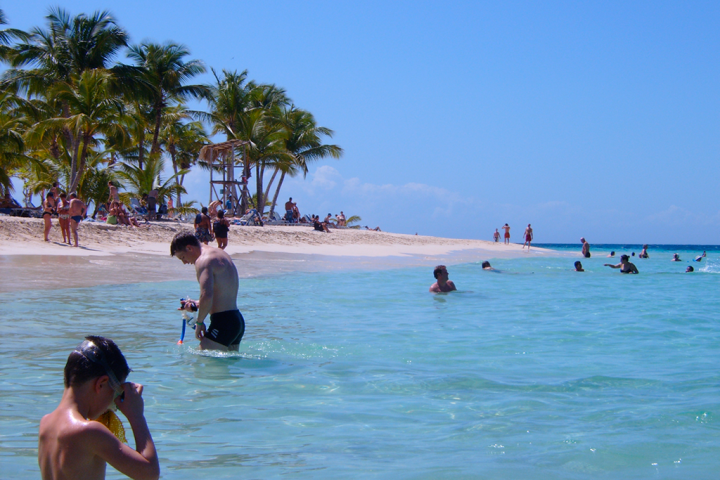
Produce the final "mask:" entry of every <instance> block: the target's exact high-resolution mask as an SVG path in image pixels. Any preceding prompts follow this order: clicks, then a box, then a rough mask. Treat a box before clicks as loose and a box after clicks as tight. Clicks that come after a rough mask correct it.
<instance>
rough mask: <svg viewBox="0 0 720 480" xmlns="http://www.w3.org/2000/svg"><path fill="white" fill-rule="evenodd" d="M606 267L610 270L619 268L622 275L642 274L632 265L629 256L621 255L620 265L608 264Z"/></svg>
mask: <svg viewBox="0 0 720 480" xmlns="http://www.w3.org/2000/svg"><path fill="white" fill-rule="evenodd" d="M604 266H606V267H610V268H619V269H620V273H640V272H639V271H638V269H637V267H636V266H635V265H634V264H632V263H630V257H628V256H627V255H620V263H618V264H617V265H613V264H611V263H606V264H605V265H604Z"/></svg>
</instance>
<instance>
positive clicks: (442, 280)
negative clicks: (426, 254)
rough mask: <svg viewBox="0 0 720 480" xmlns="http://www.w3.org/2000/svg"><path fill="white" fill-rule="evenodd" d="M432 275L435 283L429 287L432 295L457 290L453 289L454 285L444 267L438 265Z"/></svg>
mask: <svg viewBox="0 0 720 480" xmlns="http://www.w3.org/2000/svg"><path fill="white" fill-rule="evenodd" d="M433 275H434V276H435V279H436V280H437V282H435V283H433V284H432V285H431V286H430V291H431V292H432V293H440V292H452V291H453V290H457V288H455V284H454V283H453V282H452V280H450V279H449V278H448V276H449V275H448V271H447V267H446V266H445V265H438V266H437V267H435V270H433Z"/></svg>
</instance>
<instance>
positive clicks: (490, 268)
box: [482, 260, 498, 272]
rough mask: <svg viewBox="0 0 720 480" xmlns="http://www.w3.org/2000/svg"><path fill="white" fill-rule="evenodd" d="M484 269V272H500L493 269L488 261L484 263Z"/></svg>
mask: <svg viewBox="0 0 720 480" xmlns="http://www.w3.org/2000/svg"><path fill="white" fill-rule="evenodd" d="M482 268H483V270H494V271H496V272H497V271H498V270H495V269H494V268H493V267H492V265H490V262H488V261H487V260H485V261H484V262H483V263H482Z"/></svg>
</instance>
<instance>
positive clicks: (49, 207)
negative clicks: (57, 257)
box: [42, 192, 57, 242]
mask: <svg viewBox="0 0 720 480" xmlns="http://www.w3.org/2000/svg"><path fill="white" fill-rule="evenodd" d="M42 207H43V213H42V216H43V220H44V221H45V232H44V234H45V241H46V242H49V241H50V239H49V238H48V235H50V229H51V228H52V215H53V212H54V211H55V209H56V208H57V203H55V196H54V195H53V193H52V192H48V194H47V195H46V196H45V200H44V201H43V205H42Z"/></svg>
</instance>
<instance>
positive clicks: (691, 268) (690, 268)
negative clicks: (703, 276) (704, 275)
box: [685, 265, 695, 273]
mask: <svg viewBox="0 0 720 480" xmlns="http://www.w3.org/2000/svg"><path fill="white" fill-rule="evenodd" d="M694 271H695V269H694V268H693V267H692V265H688V267H687V268H686V269H685V273H690V272H694Z"/></svg>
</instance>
